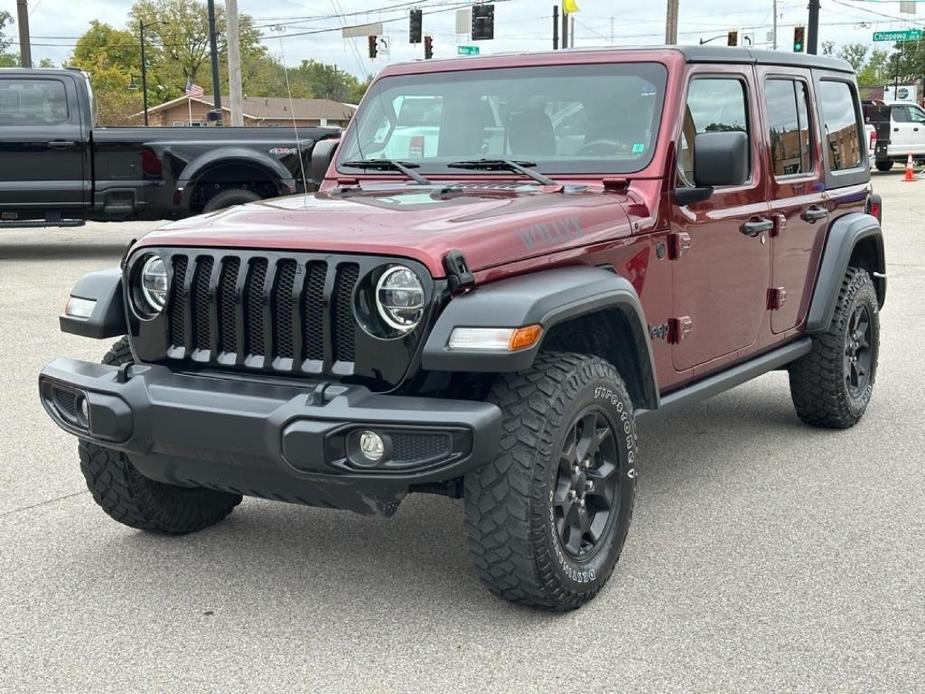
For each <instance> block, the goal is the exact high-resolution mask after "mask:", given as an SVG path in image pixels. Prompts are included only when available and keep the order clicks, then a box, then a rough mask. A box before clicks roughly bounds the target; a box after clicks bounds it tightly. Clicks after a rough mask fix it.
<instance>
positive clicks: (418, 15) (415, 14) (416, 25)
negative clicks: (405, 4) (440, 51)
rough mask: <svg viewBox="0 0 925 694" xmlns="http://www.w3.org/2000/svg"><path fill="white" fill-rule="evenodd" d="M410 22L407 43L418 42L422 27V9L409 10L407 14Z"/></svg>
mask: <svg viewBox="0 0 925 694" xmlns="http://www.w3.org/2000/svg"><path fill="white" fill-rule="evenodd" d="M409 17H410V18H411V24H410V26H409V29H408V43H420V42H421V31H422V29H423V28H424V12H423V11H422V10H411V13H410V15H409Z"/></svg>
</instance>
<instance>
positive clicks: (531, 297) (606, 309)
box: [422, 266, 659, 409]
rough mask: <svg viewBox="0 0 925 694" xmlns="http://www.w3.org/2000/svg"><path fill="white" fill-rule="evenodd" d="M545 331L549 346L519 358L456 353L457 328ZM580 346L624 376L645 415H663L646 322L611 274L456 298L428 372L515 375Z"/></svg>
mask: <svg viewBox="0 0 925 694" xmlns="http://www.w3.org/2000/svg"><path fill="white" fill-rule="evenodd" d="M534 324H539V325H541V326H542V328H543V336H542V339H541V340H540V341H539V342H538V344H536V345H534V346H533V347H532V348H531V349H526V350H522V351H519V352H506V351H505V352H501V351H468V350H467V351H462V350H459V351H457V350H449V349H448V347H447V345H448V343H449V338H450V335H451V333H452V331H453V329H454V328H456V327H496V328H501V327H504V328H515V327H522V326H527V325H534ZM569 345H574V346H580V347H581V348H582V349H583V350H585V351H586V352H587V353H589V354H594V355H595V356H599V357H601V358H603V359H605V360H607V361H609V362H610V363H612V364H613V365H614V367H616V368H617V370H618V371H620V373H621V375H622V376H623V378H624V380H625V381H626V382H627V388H628V389H629V391H630V394H631V396H632V397H633V404H634V406H635V407H637V408H640V409H643V408H644V409H656V408H657V407H658V405H659V396H658V387H657V385H656V379H655V366H654V360H653V356H652V348H651V345H650V341H649V338H648V331H647V329H646V321H645V314H644V312H643V309H642V304H641V302H640V300H639V295H638V294H637V293H636V290H635V289H634V288H633V285H632V284H631V283H630V282H629V281H628V280H627V279H626V278H624V277H620V276H619V275H617V274H616V273H614V272H613V271H612V270H610V269H606V268H601V267H592V266H571V267H563V268H556V269H552V270H543V271H540V272H535V273H531V274H529V275H522V276H519V277H514V278H510V279H505V280H499V281H496V282H492V283H490V284H487V285H484V286H482V287H477V288H476V289H474V290H473V291H470V292H469V293H467V294H464V295H462V296H459V297H456V298H454V299H453V300H452V301H450V302H449V304H448V305H447V306H446V308H445V309H444V310H443V312H442V313H441V314H440V317H439V318H438V319H437V322H436V324H435V325H434V328H433V330H432V331H431V333H430V336H429V337H428V339H427V342H426V343H425V345H424V351H423V356H422V366H423V367H424V368H425V369H428V370H435V371H449V372H460V371H462V372H474V373H479V372H482V373H513V372H516V371H523V370H525V369H528V368H530V367H531V366H532V365H533V362H534V360H535V359H536V356H537V354H539V353H540V352H541V351H543V350H544V349H545V350H549V349H562V348H566V349H567V348H568V346H569Z"/></svg>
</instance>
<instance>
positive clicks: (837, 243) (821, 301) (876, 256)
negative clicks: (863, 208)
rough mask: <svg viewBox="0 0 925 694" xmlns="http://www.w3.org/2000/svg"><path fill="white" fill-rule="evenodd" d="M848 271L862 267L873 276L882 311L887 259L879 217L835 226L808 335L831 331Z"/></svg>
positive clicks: (852, 218) (855, 217)
mask: <svg viewBox="0 0 925 694" xmlns="http://www.w3.org/2000/svg"><path fill="white" fill-rule="evenodd" d="M849 267H860V268H863V269H864V270H866V271H867V272H868V273H870V275H871V278H872V279H873V282H874V288H875V289H876V291H877V303H878V304H879V305H880V307H881V308H882V307H883V304H884V302H885V301H886V255H885V252H884V245H883V231H882V230H881V229H880V222H878V221H877V218H876V217H872V216H871V215H869V214H862V213H859V212H856V213H852V214H848V215H845V216H844V217H840V218H838V219H836V220H835V221H834V222H832V224H831V227H830V228H829V233H828V238H827V239H826V244H825V248H824V249H823V253H822V262H821V264H820V266H819V275H818V277H817V278H816V288H815V290H814V291H813V298H812V302H811V303H810V307H809V313H808V315H807V318H806V332H808V333H821V332H825V331H826V330H828V328H829V325H830V324H831V323H832V317H833V316H834V314H835V305H836V303H837V301H838V293H839V291H840V289H841V284H842V280H843V279H844V277H845V273H846V272H847V271H848V268H849Z"/></svg>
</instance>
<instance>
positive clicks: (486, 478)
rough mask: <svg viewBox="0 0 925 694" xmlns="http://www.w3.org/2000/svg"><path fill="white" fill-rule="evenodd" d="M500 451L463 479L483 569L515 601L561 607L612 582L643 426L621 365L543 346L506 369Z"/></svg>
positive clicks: (500, 388) (498, 394)
mask: <svg viewBox="0 0 925 694" xmlns="http://www.w3.org/2000/svg"><path fill="white" fill-rule="evenodd" d="M489 399H490V400H491V401H493V402H495V403H496V404H497V405H498V406H499V407H500V408H501V410H502V412H503V415H504V421H503V429H502V438H501V444H500V448H499V452H498V456H497V457H496V458H495V460H494V461H492V462H490V463H488V464H486V465H484V466H482V467H481V468H479V469H477V470H474V471H473V472H471V473H469V474H468V475H466V478H465V506H466V528H467V534H468V537H469V548H470V550H471V554H472V557H473V562H474V564H475V566H476V570H477V572H478V574H479V578H480V579H481V580H482V582H483V583H485V584H486V585H487V586H488V588H489V589H490V590H491V591H492V592H493V593H494V594H496V595H498V596H500V597H502V598H504V599H505V600H508V601H510V602H513V603H519V604H523V605H528V606H531V607H538V608H541V609H547V610H555V611H565V610H572V609H575V608H578V607H580V606H581V605H583V604H584V603H586V602H588V601H589V600H591V599H592V598H593V597H594V596H595V595H596V594H597V593H598V591H600V589H601V588H602V587H603V586H604V584H605V583H606V582H607V579H608V578H609V577H610V574H611V573H612V572H613V568H614V566H615V564H616V563H617V560H618V559H619V557H620V553H621V551H622V549H623V543H624V541H625V540H626V534H627V531H628V530H629V524H630V519H631V517H632V513H633V502H634V500H635V494H636V428H635V420H634V418H633V406H632V402H631V400H630V397H629V394H628V392H627V390H626V386H625V385H624V383H623V379H622V378H621V377H620V374H619V373H618V372H617V371H616V369H614V368H613V366H611V365H610V364H609V363H607V362H605V361H603V360H602V359H598V358H596V357H588V356H584V355H579V354H573V353H567V352H546V353H542V354H540V355H539V356H538V357H537V360H536V363H535V364H534V366H533V367H532V368H531V369H529V370H527V371H524V372H521V373H517V374H511V375H505V376H502V377H501V378H499V379H498V381H497V383H496V385H495V386H494V388H493V389H492V392H491V395H490V397H489Z"/></svg>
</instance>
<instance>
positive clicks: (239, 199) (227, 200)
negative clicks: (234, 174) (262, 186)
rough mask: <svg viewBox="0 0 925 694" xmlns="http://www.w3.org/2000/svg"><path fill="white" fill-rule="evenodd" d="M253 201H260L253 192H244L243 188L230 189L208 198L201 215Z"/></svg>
mask: <svg viewBox="0 0 925 694" xmlns="http://www.w3.org/2000/svg"><path fill="white" fill-rule="evenodd" d="M255 200H260V196H259V195H257V193H255V192H254V191H252V190H245V189H244V188H231V189H229V190H223V191H221V192H220V193H216V194H215V195H213V196H212V197H211V198H209V200H208V202H206V204H205V207H203V208H202V211H203V213H206V212H215V211H216V210H223V209H225V208H226V207H234V206H235V205H244V204H246V203H249V202H254V201H255Z"/></svg>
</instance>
